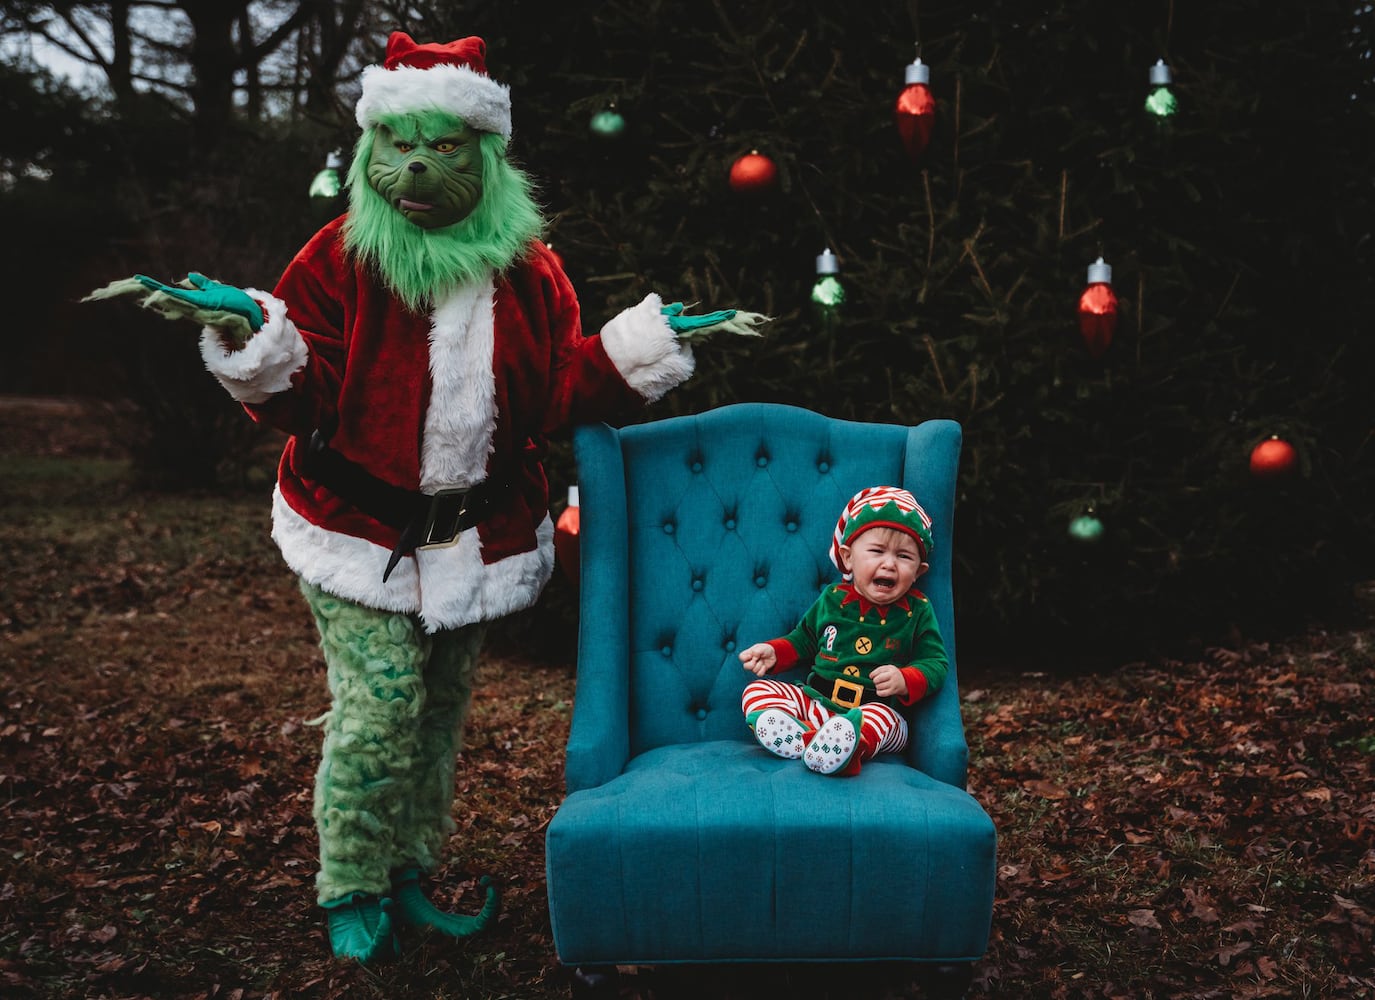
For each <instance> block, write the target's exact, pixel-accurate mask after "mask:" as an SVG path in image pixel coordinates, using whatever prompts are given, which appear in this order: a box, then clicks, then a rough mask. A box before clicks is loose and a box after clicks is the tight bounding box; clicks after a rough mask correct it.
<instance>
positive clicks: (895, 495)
mask: <svg viewBox="0 0 1375 1000" xmlns="http://www.w3.org/2000/svg"><path fill="white" fill-rule="evenodd" d="M870 528H893V529H895V530H897V531H901V532H903V533H904V534H908V535H911V536H912V537H913V538H914V539H916V542H917V548H918V549H919V550H920V551H921V561H922V562H926V561H927V558H928V557H929V555H930V553H931V550H932V548H934V547H935V543H934V541H933V540H932V538H931V518H930V517H928V516H927V514H926V511H924V510H922V508H921V504H919V503H917V498H916V497H914V496H913V495H912V494H911V493H908V492H907V491H906V490H903V489H898V487H896V486H871V487H869V488H868V489H867V490H860V491H859V492H858V493H856V494H855V495H854V496H853V497H851V498H850V502H849V503H847V504H846V505H845V510H844V511H842V512H841V515H840V520H838V521H837V522H836V530H835V534H833V535H832V536H831V562H833V563H835V566H836V569H841V570H843V568H844V567H842V566H841V564H840V547H841V546H842V545H851V544H853V543H854V540H855V538H856V537H857V536H859V535H862V534H863V533H864V532H866V531H868V530H869V529H870Z"/></svg>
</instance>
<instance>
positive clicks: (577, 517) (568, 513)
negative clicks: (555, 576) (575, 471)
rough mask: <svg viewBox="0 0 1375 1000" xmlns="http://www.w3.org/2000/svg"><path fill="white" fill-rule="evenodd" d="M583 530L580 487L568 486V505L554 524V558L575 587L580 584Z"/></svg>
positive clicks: (565, 576)
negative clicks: (579, 565)
mask: <svg viewBox="0 0 1375 1000" xmlns="http://www.w3.org/2000/svg"><path fill="white" fill-rule="evenodd" d="M581 532H582V511H581V510H580V509H579V507H578V488H577V487H576V486H570V487H568V506H567V507H565V508H564V509H563V513H562V514H560V515H559V520H558V523H557V524H555V525H554V560H555V562H557V563H558V564H559V569H561V570H562V571H563V575H564V578H565V579H566V580H567V581H568V582H569V583H571V584H572V585H573V587H574V589H577V586H578V576H579V567H578V563H579V561H580V559H581V545H580V544H579V543H580V538H579V535H580V534H581Z"/></svg>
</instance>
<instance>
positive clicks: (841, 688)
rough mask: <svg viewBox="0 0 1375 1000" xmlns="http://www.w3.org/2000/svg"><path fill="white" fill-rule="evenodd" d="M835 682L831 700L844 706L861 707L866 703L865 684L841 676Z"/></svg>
mask: <svg viewBox="0 0 1375 1000" xmlns="http://www.w3.org/2000/svg"><path fill="white" fill-rule="evenodd" d="M833 683H834V687H833V688H832V689H831V694H830V696H829V697H830V699H831V701H833V702H835V703H836V704H837V705H840V706H841V707H842V708H859V706H860V705H863V704H864V685H863V684H856V683H854V682H853V681H847V680H844V679H843V678H840V677H837V678H836V679H835V681H834V682H833ZM842 692H843V693H842ZM847 696H848V697H847Z"/></svg>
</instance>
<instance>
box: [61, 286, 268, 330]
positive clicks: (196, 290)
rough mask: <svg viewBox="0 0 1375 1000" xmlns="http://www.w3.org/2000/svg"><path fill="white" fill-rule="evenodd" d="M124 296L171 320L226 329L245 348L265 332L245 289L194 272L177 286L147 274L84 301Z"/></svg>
mask: <svg viewBox="0 0 1375 1000" xmlns="http://www.w3.org/2000/svg"><path fill="white" fill-rule="evenodd" d="M120 295H141V296H143V300H142V301H141V302H140V303H139V305H141V306H143V307H144V308H146V309H152V310H154V311H156V312H159V313H161V314H162V315H164V316H166V317H167V318H168V319H190V320H194V321H195V322H197V323H199V324H201V325H202V326H213V327H218V328H219V329H222V330H225V331H226V332H227V333H228V334H229V336H230V338H231V339H232V340H233V341H234V346H235V347H242V346H243V345H244V344H245V343H247V342H248V338H249V337H251V336H253V334H255V333H257V332H258V331H259V330H260V329H262V325H263V310H262V307H261V306H259V305H258V303H257V302H254V301H253V299H252V297H251V296H250V295H249V294H248V293H247V292H245V291H244V290H243V289H241V288H235V287H234V286H233V285H226V284H224V283H222V282H219V281H215V280H213V279H211V278H207V277H206V276H205V275H203V274H199V273H197V272H196V271H192V272H191V273H190V274H189V275H187V277H186V279H185V280H183V281H180V282H178V283H177V284H175V285H166V284H163V283H162V282H161V281H157V280H156V279H154V278H150V277H148V276H147V275H143V274H136V275H134V276H133V277H132V278H123V279H121V280H119V281H113V282H111V283H110V284H108V285H106V286H105V287H104V288H97V289H96V290H95V291H93V292H92V293H91V294H90V295H87V296H86V297H85V298H84V299H82V300H81V301H83V302H89V301H91V300H93V299H109V298H114V297H116V296H120Z"/></svg>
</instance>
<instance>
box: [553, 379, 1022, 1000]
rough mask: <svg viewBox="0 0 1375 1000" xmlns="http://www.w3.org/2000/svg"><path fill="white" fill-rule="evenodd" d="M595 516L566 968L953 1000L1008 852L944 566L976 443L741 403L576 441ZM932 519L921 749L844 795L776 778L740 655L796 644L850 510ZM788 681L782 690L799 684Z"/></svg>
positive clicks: (570, 806) (584, 545)
mask: <svg viewBox="0 0 1375 1000" xmlns="http://www.w3.org/2000/svg"><path fill="white" fill-rule="evenodd" d="M574 449H575V456H576V460H577V464H578V483H579V494H580V499H581V508H582V510H581V570H580V581H581V583H580V620H579V639H578V664H577V669H578V677H577V695H576V701H575V705H574V710H573V720H572V732H571V735H570V738H569V742H568V748H567V763H566V779H567V796H566V798H565V800H564V801H563V803H562V804H561V806H560V807H559V809H558V811H557V812H556V814H555V816H554V817H553V819H552V821H551V822H550V824H549V827H548V831H547V835H546V866H547V876H548V893H549V909H550V918H551V924H552V928H553V933H554V942H555V947H556V949H557V951H558V955H559V958H560V961H561V962H563V963H564V964H565V965H567V966H569V967H575V968H578V969H581V970H583V973H584V974H583V975H581V976H579V977H577V978H576V979H575V982H579V983H588V982H592V981H595V979H596V978H597V977H596V975H595V973H596V970H598V969H606V970H612V969H614V967H615V966H616V965H648V966H655V965H664V964H669V963H692V964H699V963H718V962H745V963H761V962H807V961H817V962H828V963H830V962H841V961H844V962H866V961H873V962H895V961H897V962H912V963H922V969H916V970H914V972H917V973H920V972H923V971H926V972H931V971H938V972H939V975H937V976H935V977H934V979H933V982H934V983H935V986H934V988H933V992H936V993H940V994H942V995H947V996H959V995H960V994H961V993H962V992H963V990H964V988H965V986H966V985H967V983H968V982H969V978H970V970H971V969H972V963H974V962H975V961H977V960H978V959H979V958H980V957H981V956H982V955H983V953H984V951H985V949H986V947H987V943H988V933H989V926H990V920H991V915H992V905H993V892H994V867H995V844H996V834H995V831H994V827H993V823H992V821H991V820H990V819H989V817H988V815H987V814H986V813H985V812H984V810H983V809H982V808H981V807H980V806H979V804H978V803H977V802H976V801H975V800H974V799H973V798H972V797H971V796H970V795H969V794H968V793H967V791H966V790H965V777H966V768H967V766H968V750H967V747H966V743H965V737H964V729H963V724H962V721H961V717H960V704H959V681H958V671H957V669H956V657H955V625H954V618H953V611H952V607H951V585H950V566H951V551H952V544H953V543H952V534H951V527H952V519H953V507H954V497H955V482H956V472H957V468H958V462H959V450H960V427H959V425H958V424H956V423H954V422H953V421H948V420H932V421H927V422H925V423H921V424H918V425H916V426H914V427H904V426H896V425H885V424H869V423H857V422H851V421H843V420H836V419H831V418H827V417H823V416H821V415H819V414H816V413H813V412H810V411H807V410H803V409H799V408H796V407H791V406H784V405H777V404H763V403H744V404H736V405H731V406H726V407H722V408H720V409H716V410H712V411H708V412H706V413H703V414H701V415H697V416H687V417H674V418H670V419H666V420H661V421H657V422H651V423H646V424H640V425H636V426H631V427H626V428H624V429H620V430H617V429H613V428H611V427H608V426H605V425H592V426H585V427H581V428H579V429H578V430H577V431H576V432H575V435H574ZM881 484H887V485H894V486H901V487H903V488H905V489H908V490H910V491H912V492H913V493H914V494H915V495H916V496H917V498H918V500H919V501H920V502H921V503H922V505H923V506H924V507H925V509H926V511H927V513H928V514H930V516H931V518H932V520H933V533H934V539H935V548H934V552H933V556H932V559H931V568H930V570H929V571H928V572H927V573H926V574H925V575H924V576H923V577H922V578H921V579H920V580H918V583H917V586H918V587H919V588H920V589H921V590H922V591H923V592H924V593H926V595H927V596H928V597H929V598H930V600H931V602H932V604H933V606H934V608H935V612H936V617H937V620H938V622H939V626H940V629H941V633H942V636H943V637H944V640H945V643H946V646H947V648H948V651H949V654H950V663H951V670H950V674H949V678H948V680H947V682H946V684H945V686H944V687H943V688H942V689H941V690H940V691H939V692H938V693H936V694H935V695H934V696H931V697H929V698H927V699H926V700H924V701H922V702H919V703H918V704H917V705H915V706H913V707H912V708H911V709H910V710H908V711H909V716H908V721H909V725H910V728H911V741H910V744H909V746H908V748H907V750H906V751H905V752H904V753H902V754H901V755H892V754H889V755H881V756H879V757H878V758H876V759H875V760H874V761H873V762H871V763H869V764H866V765H865V767H864V769H863V770H862V772H861V773H860V774H859V775H857V776H855V777H853V778H837V777H823V776H821V775H818V774H815V773H813V772H811V771H809V770H807V768H805V767H804V766H802V764H801V763H800V762H799V761H788V760H781V759H779V758H776V757H774V756H772V755H770V754H769V753H767V752H766V751H765V750H763V749H762V748H761V747H760V746H759V745H758V744H757V743H756V742H755V741H754V739H753V736H752V734H751V732H750V730H749V728H748V727H747V726H746V724H745V721H744V718H743V716H742V714H741V709H740V696H741V693H742V691H743V689H744V686H745V684H746V682H747V681H749V680H751V679H753V677H752V675H750V674H748V673H746V672H745V671H744V670H743V669H742V667H741V665H740V661H739V659H738V656H737V652H738V650H740V649H743V648H744V647H745V646H748V645H749V644H751V643H754V642H758V641H761V640H763V639H769V638H773V637H776V636H780V635H783V634H784V633H786V632H787V631H788V630H790V629H791V628H792V627H793V625H795V624H796V622H797V620H798V618H799V617H800V616H801V614H802V613H803V612H804V611H805V610H806V608H807V607H808V605H809V604H810V603H811V601H812V600H813V599H814V598H815V596H816V594H817V592H818V591H819V590H820V588H821V587H822V586H823V585H824V584H825V583H826V582H828V581H831V580H834V579H836V578H837V576H838V574H837V571H836V570H835V568H834V567H833V566H832V565H831V562H830V560H829V558H828V556H827V550H828V546H829V544H830V539H831V533H832V531H833V529H834V528H835V523H836V518H837V517H838V516H839V513H840V511H841V509H842V508H843V507H844V505H845V503H846V501H847V500H849V498H850V497H851V496H852V495H853V494H854V493H855V492H857V491H858V490H860V489H862V488H864V487H866V486H874V485H881ZM785 676H787V675H785Z"/></svg>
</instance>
